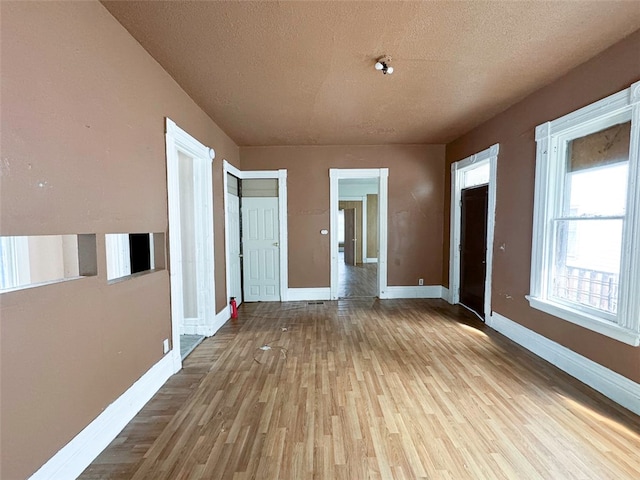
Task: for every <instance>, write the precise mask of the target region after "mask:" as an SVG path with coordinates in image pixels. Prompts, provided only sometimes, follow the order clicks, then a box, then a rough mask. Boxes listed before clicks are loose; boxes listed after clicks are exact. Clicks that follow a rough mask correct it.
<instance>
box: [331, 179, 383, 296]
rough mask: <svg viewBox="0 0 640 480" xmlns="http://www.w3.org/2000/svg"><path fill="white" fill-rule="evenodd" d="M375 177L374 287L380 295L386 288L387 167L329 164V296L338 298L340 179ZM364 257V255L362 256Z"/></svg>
mask: <svg viewBox="0 0 640 480" xmlns="http://www.w3.org/2000/svg"><path fill="white" fill-rule="evenodd" d="M343 178H377V179H378V251H379V253H378V291H377V295H378V297H380V298H383V297H384V296H385V293H386V290H387V208H388V188H389V185H388V184H389V169H388V168H330V169H329V218H330V225H331V229H330V234H331V238H330V242H331V246H330V252H331V288H330V290H331V294H330V295H331V297H330V298H331V300H337V299H338V284H339V281H338V268H339V267H338V262H339V255H338V198H339V192H340V185H339V182H340V179H343ZM363 258H364V257H363Z"/></svg>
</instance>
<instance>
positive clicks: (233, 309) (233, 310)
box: [231, 297, 238, 318]
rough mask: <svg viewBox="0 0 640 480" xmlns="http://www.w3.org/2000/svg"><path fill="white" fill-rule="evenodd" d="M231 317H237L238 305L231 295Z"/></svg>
mask: <svg viewBox="0 0 640 480" xmlns="http://www.w3.org/2000/svg"><path fill="white" fill-rule="evenodd" d="M231 318H238V305H237V304H236V298H235V297H231Z"/></svg>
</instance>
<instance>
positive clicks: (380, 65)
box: [374, 55, 393, 75]
mask: <svg viewBox="0 0 640 480" xmlns="http://www.w3.org/2000/svg"><path fill="white" fill-rule="evenodd" d="M390 61H391V57H389V56H388V55H385V56H384V57H380V58H379V59H378V61H376V64H375V65H374V68H375V69H376V70H381V71H382V74H383V75H391V74H392V73H393V67H392V66H391V65H389V62H390Z"/></svg>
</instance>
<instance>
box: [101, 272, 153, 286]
mask: <svg viewBox="0 0 640 480" xmlns="http://www.w3.org/2000/svg"><path fill="white" fill-rule="evenodd" d="M163 271H164V268H154V269H151V270H145V271H144V272H137V273H132V274H131V275H125V276H124V277H116V278H110V279H108V280H107V285H113V284H114V283H120V282H126V281H127V280H133V279H134V278H138V277H143V276H145V275H150V274H152V273H156V272H163Z"/></svg>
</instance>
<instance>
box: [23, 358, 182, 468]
mask: <svg viewBox="0 0 640 480" xmlns="http://www.w3.org/2000/svg"><path fill="white" fill-rule="evenodd" d="M171 375H173V356H172V355H171V354H167V355H165V356H164V357H162V359H161V360H160V361H159V362H158V363H156V364H155V365H154V366H153V367H151V368H150V369H149V370H148V371H147V373H145V374H144V375H143V376H142V377H140V379H138V381H136V382H135V383H134V384H133V385H131V387H129V389H128V390H127V391H126V392H124V393H123V394H122V395H120V397H118V398H117V399H116V400H115V401H114V402H113V403H112V404H111V405H109V406H108V407H107V408H106V409H104V411H103V412H102V413H101V414H100V415H98V417H97V418H96V419H95V420H94V421H93V422H91V423H90V424H89V425H87V426H86V427H85V428H84V430H82V431H81V432H80V433H79V434H78V435H76V436H75V437H74V438H73V439H72V440H71V441H70V442H69V443H67V444H66V445H65V446H64V447H62V449H60V451H59V452H58V453H56V454H55V455H54V456H53V457H51V458H50V459H49V461H47V463H45V464H44V465H43V466H42V467H40V469H39V470H38V471H37V472H36V473H34V474H33V475H32V476H31V477H30V479H31V480H44V479H50V480H58V479H61V478H69V479H70V478H76V477H78V475H80V474H81V473H82V471H83V470H84V469H85V468H87V467H88V466H89V464H91V462H92V461H93V460H94V459H95V458H96V457H97V456H98V455H99V454H100V452H102V451H103V450H104V449H105V448H106V447H107V445H109V443H111V441H112V440H113V439H114V438H116V436H118V434H119V433H120V432H121V431H122V429H123V428H124V427H125V426H126V425H127V423H129V422H130V421H131V419H132V418H133V417H134V416H135V415H136V414H137V413H138V412H139V411H140V410H141V409H142V407H144V405H145V404H146V403H147V402H148V401H149V400H151V397H153V395H154V394H155V393H156V392H157V391H158V390H159V389H160V387H161V386H162V385H164V383H165V382H166V381H167V379H168V378H169V377H170V376H171Z"/></svg>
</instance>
